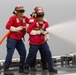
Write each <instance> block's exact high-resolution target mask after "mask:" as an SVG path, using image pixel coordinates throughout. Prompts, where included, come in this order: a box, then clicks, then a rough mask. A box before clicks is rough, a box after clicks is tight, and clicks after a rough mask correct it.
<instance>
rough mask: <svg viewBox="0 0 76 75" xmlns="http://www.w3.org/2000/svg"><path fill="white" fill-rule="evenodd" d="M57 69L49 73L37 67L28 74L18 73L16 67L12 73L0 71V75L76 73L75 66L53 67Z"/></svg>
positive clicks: (62, 74) (72, 74)
mask: <svg viewBox="0 0 76 75" xmlns="http://www.w3.org/2000/svg"><path fill="white" fill-rule="evenodd" d="M55 68H56V69H57V70H58V73H57V74H51V73H49V72H48V71H42V70H41V69H38V70H37V71H36V72H33V71H31V72H30V73H29V74H24V73H18V69H13V70H11V72H13V74H4V73H3V72H0V75H76V66H69V67H55Z"/></svg>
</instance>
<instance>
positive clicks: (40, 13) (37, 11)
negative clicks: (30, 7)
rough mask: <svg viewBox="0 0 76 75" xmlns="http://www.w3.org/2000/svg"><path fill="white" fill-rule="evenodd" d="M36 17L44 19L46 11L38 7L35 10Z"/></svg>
mask: <svg viewBox="0 0 76 75" xmlns="http://www.w3.org/2000/svg"><path fill="white" fill-rule="evenodd" d="M34 11H35V14H36V17H44V11H43V9H42V8H41V7H39V6H37V7H35V9H34Z"/></svg>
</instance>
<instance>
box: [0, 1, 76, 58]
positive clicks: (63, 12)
mask: <svg viewBox="0 0 76 75" xmlns="http://www.w3.org/2000/svg"><path fill="white" fill-rule="evenodd" d="M18 5H23V6H24V8H25V15H26V16H28V17H30V16H29V15H30V14H31V13H32V11H33V9H34V8H35V7H36V6H41V7H42V8H43V9H44V12H45V18H46V19H47V21H48V22H49V25H50V26H52V25H55V24H58V23H62V22H66V21H70V20H75V19H76V0H0V39H1V38H2V36H3V35H4V34H5V33H6V32H7V30H6V29H5V25H6V22H7V21H8V19H9V17H10V16H12V15H13V14H12V12H13V10H14V8H15V6H18ZM27 39H28V37H27V38H26V46H27ZM50 40H51V43H50V41H49V45H50V47H51V49H52V53H53V55H60V54H63V52H64V51H63V50H64V49H66V48H67V49H69V50H71V49H73V50H74V51H75V50H76V48H75V47H74V46H71V47H69V46H70V44H68V43H66V42H65V41H64V42H63V40H62V39H59V38H57V37H54V36H51V39H50ZM63 45H64V47H63ZM60 46H61V47H60ZM65 47H66V48H65ZM59 49H61V52H60V53H59V52H58V53H57V51H58V50H59ZM66 52H68V51H66ZM5 54H6V41H4V42H3V43H2V45H1V48H0V57H1V58H0V59H3V58H4V57H5ZM14 56H16V55H14ZM16 57H17V56H16Z"/></svg>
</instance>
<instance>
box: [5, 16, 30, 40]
mask: <svg viewBox="0 0 76 75" xmlns="http://www.w3.org/2000/svg"><path fill="white" fill-rule="evenodd" d="M28 22H29V18H28V17H26V16H24V19H23V20H20V18H19V17H18V16H17V15H13V16H11V17H10V19H9V21H8V22H7V24H6V29H10V27H11V26H14V27H18V26H26V23H28ZM25 34H26V28H23V30H21V31H19V32H11V33H10V34H9V36H8V37H10V38H13V39H16V40H20V39H21V38H23V37H24V35H25Z"/></svg>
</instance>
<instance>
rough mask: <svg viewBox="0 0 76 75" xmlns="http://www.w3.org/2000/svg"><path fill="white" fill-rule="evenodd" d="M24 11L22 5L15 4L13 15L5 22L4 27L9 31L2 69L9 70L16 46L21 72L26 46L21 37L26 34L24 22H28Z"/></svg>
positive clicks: (20, 70)
mask: <svg viewBox="0 0 76 75" xmlns="http://www.w3.org/2000/svg"><path fill="white" fill-rule="evenodd" d="M24 12H25V10H24V7H23V6H16V7H15V9H14V11H13V14H14V15H13V16H11V17H10V18H9V20H8V22H7V24H6V29H8V30H10V31H11V33H10V34H9V36H8V37H7V44H6V47H7V55H6V59H5V62H4V71H9V67H10V64H11V61H12V57H13V54H14V51H15V48H16V49H17V51H18V53H19V55H20V63H19V72H23V65H24V63H25V57H26V48H25V45H24V43H23V40H22V38H23V37H24V35H25V34H26V23H28V22H29V18H28V17H26V16H24Z"/></svg>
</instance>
